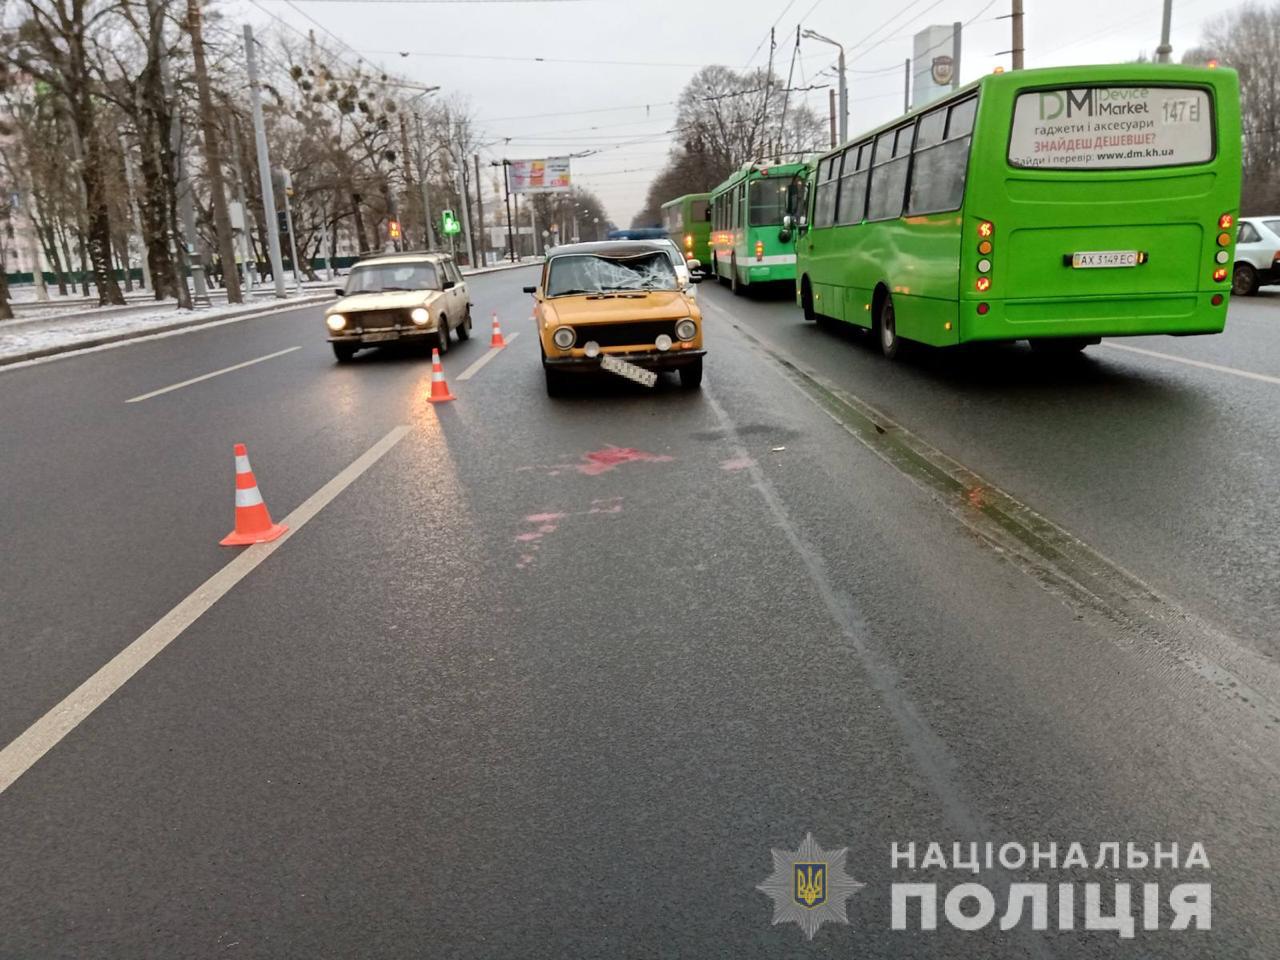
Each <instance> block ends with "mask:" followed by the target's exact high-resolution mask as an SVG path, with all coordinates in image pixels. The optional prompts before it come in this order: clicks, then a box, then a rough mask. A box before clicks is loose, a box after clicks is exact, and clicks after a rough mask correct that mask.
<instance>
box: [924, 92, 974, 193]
mask: <svg viewBox="0 0 1280 960" xmlns="http://www.w3.org/2000/svg"><path fill="white" fill-rule="evenodd" d="M977 102H978V101H977V100H976V99H975V98H973V97H970V98H969V99H968V100H964V101H961V102H960V103H956V104H952V105H951V107H950V108H949V110H948V108H946V107H942V108H940V109H938V110H935V111H933V113H929V114H926V115H925V116H923V117H922V118H921V119H920V135H919V137H918V138H917V140H916V152H915V162H914V165H913V166H912V168H911V195H910V197H909V198H908V200H907V213H908V214H913V215H915V214H923V213H944V212H947V211H950V210H959V209H960V205H961V204H962V203H963V202H964V183H965V177H966V175H967V173H968V169H969V142H970V140H971V139H972V132H973V117H974V109H975V106H976V104H977ZM948 113H949V116H947V115H948ZM944 117H945V118H946V125H945V137H944V138H941V139H935V135H936V134H937V131H939V130H941V129H942V128H943V127H942V123H941V122H940V121H941V119H942V118H944ZM935 118H936V119H935ZM926 127H927V128H928V130H927V132H926Z"/></svg>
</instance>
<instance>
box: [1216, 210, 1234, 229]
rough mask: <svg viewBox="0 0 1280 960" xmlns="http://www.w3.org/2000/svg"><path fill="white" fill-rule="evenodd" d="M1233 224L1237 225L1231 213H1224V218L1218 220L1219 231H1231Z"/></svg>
mask: <svg viewBox="0 0 1280 960" xmlns="http://www.w3.org/2000/svg"><path fill="white" fill-rule="evenodd" d="M1233 223H1235V218H1234V217H1232V216H1231V214H1229V213H1224V214H1223V215H1222V216H1220V217H1219V218H1218V229H1219V230H1230V229H1231V224H1233Z"/></svg>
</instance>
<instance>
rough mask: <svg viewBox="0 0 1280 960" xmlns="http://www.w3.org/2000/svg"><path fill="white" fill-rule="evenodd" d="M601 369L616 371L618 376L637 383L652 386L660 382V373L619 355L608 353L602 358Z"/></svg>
mask: <svg viewBox="0 0 1280 960" xmlns="http://www.w3.org/2000/svg"><path fill="white" fill-rule="evenodd" d="M600 369H601V370H608V371H609V372H610V373H616V374H617V375H618V376H620V377H626V378H627V379H628V380H634V381H635V382H636V383H639V384H642V385H644V386H646V387H652V386H653V385H654V384H655V383H657V382H658V375H657V373H655V372H654V371H652V370H646V369H645V368H644V367H638V366H636V365H635V364H634V363H631V362H630V361H628V360H619V359H618V358H617V357H612V356H610V355H609V354H607V353H606V354H605V355H604V356H602V357H601V358H600Z"/></svg>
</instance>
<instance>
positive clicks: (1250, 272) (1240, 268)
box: [1231, 263, 1258, 297]
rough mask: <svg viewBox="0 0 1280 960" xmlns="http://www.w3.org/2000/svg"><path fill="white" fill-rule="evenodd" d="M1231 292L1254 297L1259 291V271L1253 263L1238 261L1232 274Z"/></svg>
mask: <svg viewBox="0 0 1280 960" xmlns="http://www.w3.org/2000/svg"><path fill="white" fill-rule="evenodd" d="M1231 292H1232V293H1234V294H1235V295H1236V296H1237V297H1252V296H1253V295H1254V294H1255V293H1257V292H1258V271H1257V270H1255V269H1254V267H1253V264H1251V263H1237V264H1236V269H1235V272H1234V273H1232V275H1231Z"/></svg>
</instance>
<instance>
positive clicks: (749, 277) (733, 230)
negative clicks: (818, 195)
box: [711, 160, 809, 293]
mask: <svg viewBox="0 0 1280 960" xmlns="http://www.w3.org/2000/svg"><path fill="white" fill-rule="evenodd" d="M808 174H809V166H808V164H806V163H769V162H767V161H760V160H757V161H754V162H752V163H746V164H743V165H742V167H741V168H740V169H739V170H738V171H737V172H736V173H734V174H733V176H731V177H729V179H728V180H725V181H724V183H722V184H720V185H719V186H718V187H716V188H715V189H714V190H712V191H711V264H712V272H713V273H714V274H715V277H716V279H717V280H719V281H720V283H722V284H723V283H727V284H728V285H729V286H730V287H731V288H732V289H733V292H734V293H739V292H740V291H742V290H743V289H744V288H746V287H749V286H750V285H751V284H753V283H771V282H775V281H779V280H782V281H786V282H788V283H790V282H792V281H794V280H795V276H796V250H795V235H794V232H793V231H792V229H791V227H790V226H789V225H788V224H789V223H790V220H789V219H788V218H791V219H794V217H793V214H794V212H795V211H796V210H797V209H799V207H798V202H799V198H800V196H801V194H802V192H803V190H804V184H805V179H806V177H807V176H808Z"/></svg>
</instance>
